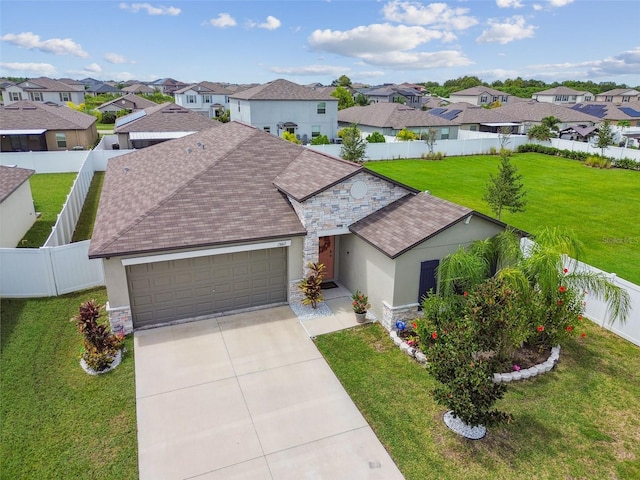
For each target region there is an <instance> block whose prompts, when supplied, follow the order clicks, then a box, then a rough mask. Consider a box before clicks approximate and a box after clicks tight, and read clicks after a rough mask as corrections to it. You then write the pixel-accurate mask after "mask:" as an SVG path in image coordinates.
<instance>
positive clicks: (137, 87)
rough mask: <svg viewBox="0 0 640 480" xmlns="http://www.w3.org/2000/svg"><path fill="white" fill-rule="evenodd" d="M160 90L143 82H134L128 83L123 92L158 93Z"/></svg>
mask: <svg viewBox="0 0 640 480" xmlns="http://www.w3.org/2000/svg"><path fill="white" fill-rule="evenodd" d="M157 91H158V90H155V89H154V88H151V87H149V86H147V85H144V84H142V83H134V84H133V85H127V86H126V87H123V88H122V92H123V93H124V94H125V95H126V94H130V93H136V94H145V93H156V92H157Z"/></svg>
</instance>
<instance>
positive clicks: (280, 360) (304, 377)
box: [134, 306, 403, 480]
mask: <svg viewBox="0 0 640 480" xmlns="http://www.w3.org/2000/svg"><path fill="white" fill-rule="evenodd" d="M134 341H135V350H134V354H135V374H136V403H137V417H138V463H139V469H140V478H141V479H143V480H147V479H153V480H161V479H188V478H197V479H202V480H205V479H206V480H214V479H225V480H233V479H251V480H261V479H269V480H280V479H292V480H293V479H295V480H299V479H332V480H334V479H350V480H353V479H385V480H395V479H402V478H403V476H402V474H401V473H400V471H399V470H398V469H397V467H396V465H395V464H394V463H393V461H392V460H391V458H390V456H389V455H388V453H387V451H386V450H385V449H384V447H383V446H382V444H381V443H380V441H379V440H378V439H377V437H376V436H375V434H374V433H373V431H372V430H371V428H370V427H369V425H368V424H367V422H366V421H365V419H364V418H363V417H362V415H361V414H360V412H359V411H358V409H357V408H356V406H355V405H354V404H353V402H352V401H351V399H350V398H349V396H348V395H347V393H346V391H345V390H344V389H343V387H342V385H341V384H340V382H339V381H338V379H337V378H336V377H335V375H334V374H333V372H332V371H331V369H330V368H329V366H328V365H327V363H326V362H325V360H324V359H323V358H322V356H321V354H320V353H319V351H318V350H317V349H316V347H315V345H314V343H313V342H312V340H311V339H310V338H309V337H308V335H307V334H306V333H305V330H304V328H303V327H302V326H301V324H300V323H299V321H298V319H297V318H296V315H295V314H294V313H293V311H292V310H291V309H290V308H289V307H288V306H285V307H278V308H273V309H267V310H259V311H255V312H250V313H243V314H239V315H232V316H227V317H220V318H214V319H209V320H202V321H198V322H192V323H185V324H182V325H175V326H167V327H161V328H156V329H151V330H143V331H138V332H136V333H135V334H134Z"/></svg>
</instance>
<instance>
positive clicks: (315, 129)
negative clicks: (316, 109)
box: [311, 125, 320, 138]
mask: <svg viewBox="0 0 640 480" xmlns="http://www.w3.org/2000/svg"><path fill="white" fill-rule="evenodd" d="M319 136H320V125H313V126H312V127H311V138H316V137H319Z"/></svg>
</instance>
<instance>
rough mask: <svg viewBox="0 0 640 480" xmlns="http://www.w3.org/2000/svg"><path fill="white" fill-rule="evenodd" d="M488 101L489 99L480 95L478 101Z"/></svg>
mask: <svg viewBox="0 0 640 480" xmlns="http://www.w3.org/2000/svg"><path fill="white" fill-rule="evenodd" d="M488 101H489V99H488V98H487V97H486V96H484V95H483V96H482V97H480V103H487V102H488Z"/></svg>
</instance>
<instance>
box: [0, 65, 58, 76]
mask: <svg viewBox="0 0 640 480" xmlns="http://www.w3.org/2000/svg"><path fill="white" fill-rule="evenodd" d="M0 69H1V70H8V71H9V72H11V73H22V74H25V75H18V76H29V77H30V76H34V75H35V76H38V77H51V76H53V75H55V74H56V67H54V66H53V65H51V64H50V63H17V62H14V63H4V62H3V63H0ZM3 75H4V74H3ZM6 76H15V75H11V74H10V75H6Z"/></svg>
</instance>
